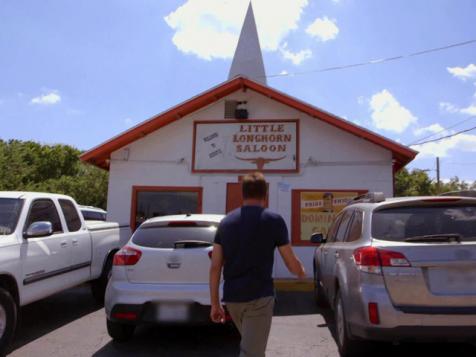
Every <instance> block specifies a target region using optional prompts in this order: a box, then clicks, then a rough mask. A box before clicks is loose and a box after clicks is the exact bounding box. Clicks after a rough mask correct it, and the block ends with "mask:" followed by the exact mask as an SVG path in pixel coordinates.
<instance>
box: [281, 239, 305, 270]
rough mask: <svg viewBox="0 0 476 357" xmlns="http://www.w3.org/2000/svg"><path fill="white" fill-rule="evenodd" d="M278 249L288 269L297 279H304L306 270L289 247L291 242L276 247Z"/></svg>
mask: <svg viewBox="0 0 476 357" xmlns="http://www.w3.org/2000/svg"><path fill="white" fill-rule="evenodd" d="M278 251H279V253H280V254H281V257H282V258H283V260H284V264H286V267H287V268H288V270H289V271H290V272H291V273H292V274H294V275H296V276H297V277H298V278H299V279H304V278H305V277H306V271H305V270H304V266H303V265H302V263H301V261H300V260H299V259H298V258H297V257H296V255H295V254H294V252H293V249H292V248H291V244H285V245H282V246H280V247H278Z"/></svg>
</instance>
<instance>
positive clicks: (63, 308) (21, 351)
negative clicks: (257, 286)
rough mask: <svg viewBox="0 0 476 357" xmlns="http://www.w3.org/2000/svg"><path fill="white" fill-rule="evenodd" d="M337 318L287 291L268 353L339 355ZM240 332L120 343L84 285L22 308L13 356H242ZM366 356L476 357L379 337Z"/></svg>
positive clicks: (174, 330)
mask: <svg viewBox="0 0 476 357" xmlns="http://www.w3.org/2000/svg"><path fill="white" fill-rule="evenodd" d="M333 327H334V321H333V317H332V313H331V312H330V311H329V310H320V309H318V308H317V307H316V306H315V304H314V303H313V300H312V294H311V293H310V292H299V291H294V292H280V293H278V300H277V304H276V311H275V316H274V317H273V325H272V328H271V334H270V338H269V342H268V349H267V353H266V355H267V356H293V357H294V356H295V357H301V356H302V357H304V356H305V357H309V356H319V357H326V356H329V357H337V356H338V353H337V347H336V344H335V340H334V337H333V332H332V331H333ZM238 352H239V335H238V333H237V332H236V331H235V330H234V329H233V328H230V327H223V326H207V327H198V328H197V327H183V326H182V327H180V326H173V327H172V326H148V327H141V328H139V329H137V331H136V333H135V336H134V338H133V339H132V340H130V341H129V342H126V343H114V342H112V341H111V338H110V337H109V336H108V334H107V331H106V324H105V314H104V309H103V307H102V306H101V305H98V304H97V303H95V301H94V300H93V298H92V297H91V294H90V292H89V288H88V287H87V286H81V287H77V288H73V289H70V290H68V291H65V292H62V293H60V294H57V295H55V296H52V297H49V298H47V299H44V300H42V301H39V302H36V303H33V304H31V305H28V306H26V307H24V308H22V309H21V322H20V326H19V329H18V331H17V337H16V340H15V342H14V344H13V348H12V352H11V354H10V356H14V357H20V356H32V357H33V356H34V357H42V356H54V357H62V356H68V357H71V356H95V357H112V356H114V357H116V356H118V357H121V356H139V357H140V356H171V357H172V356H173V357H175V356H177V357H178V356H180V357H184V356H220V357H227V356H237V355H238ZM365 356H366V357H371V356H376V357H381V356H385V357H393V356H395V357H396V356H398V357H402V356H404V357H411V356H418V357H424V356H431V357H437V356H445V357H448V356H451V357H470V356H471V357H475V356H476V347H474V346H471V345H467V344H402V345H398V346H393V345H391V344H376V345H374V347H373V348H372V349H371V350H369V351H368V352H367V353H366V354H365Z"/></svg>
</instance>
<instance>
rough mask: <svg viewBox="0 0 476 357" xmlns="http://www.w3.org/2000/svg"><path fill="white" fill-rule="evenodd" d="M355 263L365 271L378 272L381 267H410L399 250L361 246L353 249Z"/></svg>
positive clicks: (380, 270)
mask: <svg viewBox="0 0 476 357" xmlns="http://www.w3.org/2000/svg"><path fill="white" fill-rule="evenodd" d="M354 262H355V265H357V267H358V268H359V270H362V271H364V272H366V273H374V274H380V273H381V272H382V267H411V264H410V262H409V261H408V259H407V258H406V257H405V256H404V255H403V254H402V253H400V252H394V251H390V250H384V249H377V248H375V247H362V248H358V249H356V250H355V251H354Z"/></svg>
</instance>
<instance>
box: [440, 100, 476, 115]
mask: <svg viewBox="0 0 476 357" xmlns="http://www.w3.org/2000/svg"><path fill="white" fill-rule="evenodd" d="M440 109H441V110H443V111H445V112H448V113H452V114H455V113H458V114H467V115H476V103H473V104H470V105H469V106H467V107H466V108H460V107H458V106H456V105H454V104H452V103H448V102H441V103H440Z"/></svg>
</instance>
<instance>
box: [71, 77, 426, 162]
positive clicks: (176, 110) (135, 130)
mask: <svg viewBox="0 0 476 357" xmlns="http://www.w3.org/2000/svg"><path fill="white" fill-rule="evenodd" d="M247 89H250V90H253V91H255V92H257V93H260V94H262V95H264V96H266V97H268V98H271V99H273V100H276V101H278V102H280V103H282V104H285V105H287V106H289V107H292V108H294V109H296V110H298V111H300V112H303V113H305V114H307V115H309V116H311V117H313V118H316V119H318V120H322V121H323V122H325V123H327V124H329V125H332V126H334V127H336V128H339V129H341V130H344V131H346V132H348V133H351V134H353V135H355V136H358V137H359V138H362V139H364V140H367V141H370V142H371V143H373V144H375V145H378V146H380V147H383V148H384V149H387V150H389V151H391V152H392V157H393V160H394V162H395V165H394V168H395V170H399V169H401V168H402V167H404V166H405V165H406V164H408V163H409V162H410V161H412V160H413V159H414V158H415V156H416V155H417V154H418V152H417V151H415V150H412V149H410V148H409V147H407V146H404V145H402V144H400V143H397V142H396V141H393V140H390V139H387V138H385V137H383V136H381V135H379V134H376V133H374V132H372V131H370V130H367V129H365V128H362V127H360V126H358V125H355V124H353V123H351V122H349V121H347V120H344V119H342V118H339V117H337V116H335V115H333V114H331V113H328V112H326V111H324V110H322V109H319V108H317V107H314V106H312V105H310V104H307V103H305V102H303V101H300V100H299V99H296V98H294V97H291V96H289V95H287V94H284V93H282V92H280V91H278V90H276V89H273V88H271V87H268V86H265V85H263V84H260V83H258V82H255V81H252V80H250V79H248V78H245V77H236V78H234V79H231V80H229V81H226V82H224V83H222V84H219V85H218V86H216V87H214V88H212V89H209V90H207V91H205V92H203V93H201V94H199V95H197V96H195V97H193V98H191V99H189V100H187V101H185V102H183V103H181V104H179V105H177V106H175V107H172V108H171V109H169V110H167V111H165V112H162V113H160V114H158V115H156V116H153V117H152V118H150V119H148V120H146V121H144V122H142V123H140V124H138V125H136V126H134V127H132V128H131V129H129V130H127V131H125V132H123V133H121V134H119V135H117V136H115V137H113V138H111V139H109V140H108V141H106V142H104V143H102V144H100V145H98V146H96V147H94V148H92V149H91V150H89V151H87V152H85V153H83V154H82V155H81V156H80V159H81V160H82V161H85V162H88V163H90V164H93V165H96V166H98V167H100V168H103V169H106V170H107V169H109V159H110V156H111V153H112V152H114V151H116V150H118V149H120V148H122V147H124V146H126V145H128V144H130V143H132V142H134V141H136V140H138V139H141V138H143V137H144V136H146V135H148V134H150V133H152V132H154V131H156V130H158V129H160V128H162V127H164V126H166V125H168V124H170V123H173V122H175V121H177V120H179V119H180V118H183V117H184V116H186V115H188V114H190V113H193V112H194V111H196V110H198V109H201V108H203V107H205V106H207V105H210V104H212V103H214V102H217V101H218V100H220V99H221V98H223V97H226V96H227V95H229V94H231V93H233V92H235V91H237V90H247Z"/></svg>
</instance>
